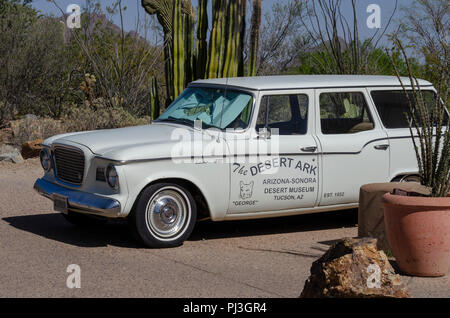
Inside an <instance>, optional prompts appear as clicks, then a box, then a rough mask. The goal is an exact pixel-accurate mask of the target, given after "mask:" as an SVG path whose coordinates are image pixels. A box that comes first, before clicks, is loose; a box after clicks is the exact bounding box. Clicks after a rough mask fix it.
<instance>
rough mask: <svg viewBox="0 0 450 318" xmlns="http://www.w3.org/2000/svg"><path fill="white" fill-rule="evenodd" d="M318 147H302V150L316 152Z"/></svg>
mask: <svg viewBox="0 0 450 318" xmlns="http://www.w3.org/2000/svg"><path fill="white" fill-rule="evenodd" d="M316 149H317V147H316V146H310V147H303V148H301V151H304V152H314V151H316Z"/></svg>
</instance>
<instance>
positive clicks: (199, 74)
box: [195, 0, 208, 79]
mask: <svg viewBox="0 0 450 318" xmlns="http://www.w3.org/2000/svg"><path fill="white" fill-rule="evenodd" d="M207 8H208V0H199V1H198V8H197V47H196V55H195V78H196V79H198V78H204V77H205V71H206V63H207V60H208V42H207V37H208V35H207V32H208V12H207Z"/></svg>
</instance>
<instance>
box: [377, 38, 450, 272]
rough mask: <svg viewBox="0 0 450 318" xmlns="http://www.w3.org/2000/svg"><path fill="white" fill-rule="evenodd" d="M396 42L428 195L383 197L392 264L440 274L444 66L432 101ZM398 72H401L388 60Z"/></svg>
mask: <svg viewBox="0 0 450 318" xmlns="http://www.w3.org/2000/svg"><path fill="white" fill-rule="evenodd" d="M395 40H396V44H397V46H398V48H399V49H400V51H401V52H402V55H403V57H404V60H405V62H406V66H407V70H408V75H409V79H410V81H411V83H412V85H411V87H412V88H410V89H406V88H405V86H404V85H403V83H402V87H403V91H404V93H405V95H406V97H407V98H408V104H409V108H410V113H409V114H406V116H407V117H408V120H409V123H410V133H411V138H412V143H413V145H414V149H415V152H416V157H417V163H418V167H419V175H420V180H421V184H422V185H423V186H424V187H426V188H427V189H428V190H429V193H430V194H429V195H428V196H420V195H418V194H415V193H400V192H399V191H394V192H393V193H387V194H385V195H384V196H383V204H384V216H385V227H386V234H387V237H388V240H389V244H390V246H391V249H392V252H393V254H394V256H395V258H396V261H397V264H398V266H399V268H400V270H402V271H403V272H404V273H406V274H409V275H414V276H443V275H445V274H446V273H447V272H448V269H449V266H450V196H449V163H450V136H449V135H450V133H449V116H448V112H447V111H446V103H448V84H449V74H448V66H447V65H446V66H445V67H443V68H442V69H441V73H440V77H441V79H440V82H439V83H438V85H436V88H437V93H436V95H435V99H434V100H433V101H430V100H427V99H426V98H425V96H424V94H423V92H422V90H421V88H420V86H419V85H418V81H417V78H415V77H414V76H413V74H412V71H411V67H410V65H409V61H408V58H407V56H406V53H405V50H404V48H403V46H402V44H401V43H400V41H399V40H398V39H395ZM391 63H392V64H393V65H394V68H395V71H396V74H397V77H398V78H399V80H400V82H402V81H401V79H400V76H399V72H398V70H397V67H396V65H395V63H394V62H393V60H391Z"/></svg>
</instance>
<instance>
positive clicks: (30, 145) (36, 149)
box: [21, 139, 44, 159]
mask: <svg viewBox="0 0 450 318" xmlns="http://www.w3.org/2000/svg"><path fill="white" fill-rule="evenodd" d="M43 142H44V139H36V140H31V141H27V142H25V143H24V144H23V145H22V151H21V154H22V157H23V158H24V159H29V158H35V157H39V153H40V152H41V149H42V143H43Z"/></svg>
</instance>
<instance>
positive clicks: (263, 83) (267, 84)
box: [190, 75, 432, 90]
mask: <svg viewBox="0 0 450 318" xmlns="http://www.w3.org/2000/svg"><path fill="white" fill-rule="evenodd" d="M401 80H402V82H403V84H404V85H405V86H409V85H410V80H409V78H408V77H401ZM418 82H419V85H420V86H431V85H432V84H431V83H430V82H428V81H425V80H421V79H418ZM190 85H192V86H197V85H228V86H233V87H240V88H247V89H251V90H277V89H298V88H303V89H305V88H334V87H380V86H401V83H400V81H399V80H398V78H397V77H395V76H379V75H277V76H255V77H232V78H214V79H206V80H197V81H194V82H192V83H191V84H190Z"/></svg>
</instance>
